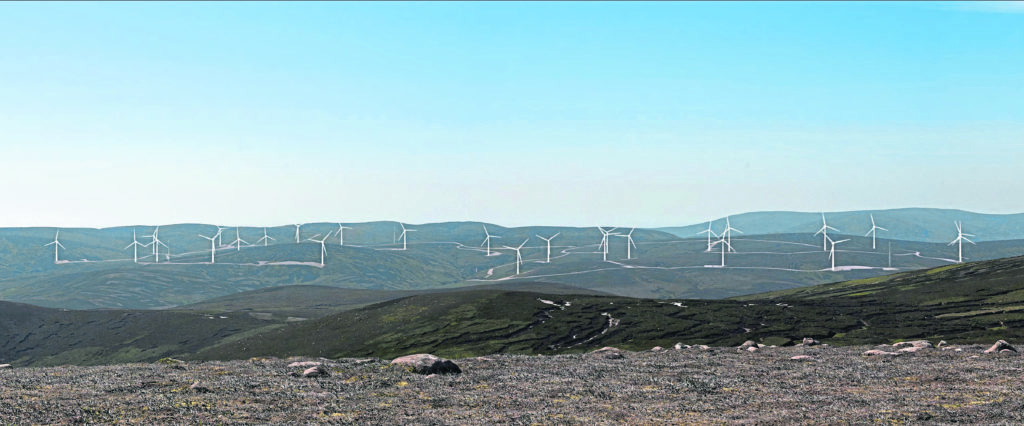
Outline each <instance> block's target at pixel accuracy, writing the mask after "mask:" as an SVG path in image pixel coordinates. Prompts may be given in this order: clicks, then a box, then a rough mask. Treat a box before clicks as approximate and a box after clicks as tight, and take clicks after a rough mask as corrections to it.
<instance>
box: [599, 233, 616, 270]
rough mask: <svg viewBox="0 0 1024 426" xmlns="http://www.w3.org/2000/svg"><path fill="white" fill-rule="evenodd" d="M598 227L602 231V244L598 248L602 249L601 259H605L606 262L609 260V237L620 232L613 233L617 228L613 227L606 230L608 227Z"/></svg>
mask: <svg viewBox="0 0 1024 426" xmlns="http://www.w3.org/2000/svg"><path fill="white" fill-rule="evenodd" d="M597 229H598V230H600V231H601V244H600V245H598V246H597V249H598V250H601V256H602V257H601V260H604V261H605V262H607V261H608V237H610V236H612V235H619V234H613V233H612V231H614V230H615V228H611V229H607V230H606V229H604V228H602V227H600V226H598V227H597Z"/></svg>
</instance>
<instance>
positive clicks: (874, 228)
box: [864, 215, 889, 250]
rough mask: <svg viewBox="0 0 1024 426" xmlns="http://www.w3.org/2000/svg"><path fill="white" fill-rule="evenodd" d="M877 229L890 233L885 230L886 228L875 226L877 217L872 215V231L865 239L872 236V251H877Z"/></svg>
mask: <svg viewBox="0 0 1024 426" xmlns="http://www.w3.org/2000/svg"><path fill="white" fill-rule="evenodd" d="M876 229H881V230H883V231H885V232H889V230H888V229H885V228H883V227H881V226H877V225H875V215H871V230H870V231H868V233H867V234H864V236H865V237H866V236H868V235H871V250H874V249H875V230H876Z"/></svg>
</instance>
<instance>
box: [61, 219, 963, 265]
mask: <svg viewBox="0 0 1024 426" xmlns="http://www.w3.org/2000/svg"><path fill="white" fill-rule="evenodd" d="M953 224H954V225H956V239H955V240H953V241H950V243H949V244H947V245H949V246H951V245H953V244H956V245H957V257H956V259H957V261H956V263H964V241H967V242H969V243H971V244H974V241H971V240H969V239H967V237H973V236H974V234H965V233H964V230H963V222H957V221H954V222H953ZM51 244H52V243H51Z"/></svg>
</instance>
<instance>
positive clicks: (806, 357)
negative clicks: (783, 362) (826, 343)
mask: <svg viewBox="0 0 1024 426" xmlns="http://www.w3.org/2000/svg"><path fill="white" fill-rule="evenodd" d="M789 359H791V360H793V361H814V357H812V356H810V355H797V356H794V357H790V358H789Z"/></svg>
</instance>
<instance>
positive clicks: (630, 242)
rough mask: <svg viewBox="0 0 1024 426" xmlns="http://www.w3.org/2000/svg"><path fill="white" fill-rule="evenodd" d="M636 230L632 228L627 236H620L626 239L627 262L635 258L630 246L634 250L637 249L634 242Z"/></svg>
mask: <svg viewBox="0 0 1024 426" xmlns="http://www.w3.org/2000/svg"><path fill="white" fill-rule="evenodd" d="M634 230H636V228H630V229H629V233H628V234H626V235H619V236H620V237H622V238H625V239H626V259H627V260H629V259H632V258H633V257H632V256H633V255H632V251H630V246H632V248H636V243H634V242H633V231H634Z"/></svg>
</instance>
